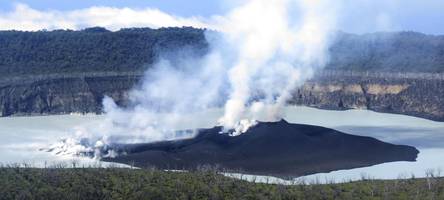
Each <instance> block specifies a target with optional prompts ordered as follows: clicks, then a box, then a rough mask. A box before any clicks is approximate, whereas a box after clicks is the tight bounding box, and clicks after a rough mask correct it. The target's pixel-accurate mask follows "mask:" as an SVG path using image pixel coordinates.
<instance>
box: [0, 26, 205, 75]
mask: <svg viewBox="0 0 444 200" xmlns="http://www.w3.org/2000/svg"><path fill="white" fill-rule="evenodd" d="M203 32H204V30H202V29H193V28H186V27H185V28H161V29H150V28H131V29H122V30H120V31H116V32H111V31H108V30H106V29H104V28H100V27H94V28H88V29H85V30H82V31H71V30H55V31H38V32H21V31H2V32H0V74H2V75H6V74H9V75H21V74H46V73H69V72H98V71H99V72H101V71H134V70H142V69H143V68H144V66H149V65H150V64H152V63H153V62H155V60H156V58H157V57H158V56H159V55H160V54H162V53H164V52H167V51H176V50H177V51H178V50H181V49H184V48H185V49H186V50H196V51H195V52H194V53H198V52H202V50H205V49H206V47H207V45H206V41H205V40H204V39H203ZM189 47H191V48H189Z"/></svg>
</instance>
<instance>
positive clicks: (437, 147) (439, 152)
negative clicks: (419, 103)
mask: <svg viewBox="0 0 444 200" xmlns="http://www.w3.org/2000/svg"><path fill="white" fill-rule="evenodd" d="M221 114H222V110H220V109H215V110H209V111H207V112H203V113H200V114H196V115H193V116H192V117H190V119H202V120H199V121H197V122H196V121H193V122H191V121H190V122H185V123H183V124H182V125H179V126H178V127H175V128H177V129H186V128H205V127H212V126H214V125H215V124H216V123H215V122H216V121H217V118H218V116H220V115H221ZM103 119H104V117H103V116H100V115H53V116H34V117H7V118H0V163H2V164H11V163H27V164H31V165H33V166H37V167H44V166H51V165H53V164H58V163H68V165H70V164H69V163H72V161H75V162H76V163H77V166H79V165H80V166H81V165H85V166H90V165H93V166H107V165H109V163H104V162H99V161H97V160H94V159H89V158H79V157H71V156H67V155H64V156H59V155H54V154H53V153H48V152H45V151H40V150H39V149H40V148H45V147H48V146H49V145H51V144H54V143H56V142H57V141H58V140H60V139H61V138H64V137H68V136H70V135H71V134H72V133H73V130H74V129H75V128H76V127H87V126H94V125H95V124H97V123H100V121H102V120H103ZM285 119H286V120H287V121H288V122H291V123H302V124H310V125H318V126H324V127H328V128H333V129H336V130H339V131H342V132H345V133H350V134H355V135H363V136H370V137H374V138H377V139H379V140H382V141H385V142H390V143H394V144H405V145H411V146H414V147H416V148H417V149H418V150H419V151H420V153H419V155H418V158H417V161H416V162H391V163H384V164H380V165H375V166H371V167H364V168H356V169H350V170H339V171H333V172H330V173H321V174H314V175H310V176H305V177H301V178H298V179H297V181H296V182H300V181H306V182H315V181H316V182H329V181H335V182H342V181H349V180H359V179H361V178H362V177H363V176H364V177H366V178H375V179H395V178H400V177H401V178H408V177H411V176H412V175H414V176H415V177H424V176H426V171H427V170H434V171H435V173H439V172H440V171H441V170H444V123H443V122H434V121H431V120H426V119H421V118H417V117H411V116H405V115H396V114H386V113H376V112H373V111H368V110H347V111H329V110H320V109H315V108H308V107H297V106H291V107H287V108H286V110H285ZM113 166H114V164H113ZM118 166H124V165H118ZM441 175H444V171H443V172H442V174H441ZM228 176H233V177H238V178H240V176H241V175H239V174H228ZM242 178H243V179H247V180H251V181H253V180H254V181H257V182H273V183H276V182H278V183H282V184H290V183H293V181H284V180H281V179H276V178H272V177H263V176H257V177H255V176H248V175H247V176H245V175H242Z"/></svg>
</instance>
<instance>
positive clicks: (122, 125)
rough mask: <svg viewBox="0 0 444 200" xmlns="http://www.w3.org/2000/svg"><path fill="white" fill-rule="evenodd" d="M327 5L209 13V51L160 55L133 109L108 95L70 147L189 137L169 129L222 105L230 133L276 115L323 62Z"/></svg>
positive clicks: (274, 4)
mask: <svg viewBox="0 0 444 200" xmlns="http://www.w3.org/2000/svg"><path fill="white" fill-rule="evenodd" d="M330 2H331V1H327V0H275V1H268V0H248V1H245V2H243V3H242V4H241V5H240V6H238V7H236V8H234V9H233V10H231V11H230V12H229V13H228V14H227V15H225V16H219V17H214V20H213V21H214V22H213V24H214V26H213V27H216V29H217V31H208V32H207V33H206V38H207V41H208V42H209V44H210V50H209V52H208V54H207V55H205V56H203V57H202V56H198V57H196V56H193V55H187V54H186V53H185V52H186V51H180V53H177V54H174V59H171V57H168V56H166V57H162V58H161V59H160V60H159V61H158V63H157V64H156V65H155V66H154V67H152V68H150V69H149V70H148V71H147V72H146V76H145V78H144V82H143V83H142V85H140V86H139V87H137V88H135V89H134V90H133V91H131V93H130V95H129V96H130V102H131V103H130V105H131V106H129V107H128V108H120V107H118V106H117V105H116V104H115V103H114V101H113V100H112V99H111V98H109V97H106V98H105V99H104V101H103V105H104V110H105V113H106V114H105V118H106V120H105V122H104V123H103V124H101V125H100V126H98V127H94V128H86V129H83V130H79V131H78V134H77V136H76V138H82V139H78V140H77V141H79V142H72V140H70V141H71V142H70V143H71V146H77V147H79V146H80V147H82V148H83V146H90V147H94V148H102V147H103V146H106V145H107V144H111V143H134V142H153V141H160V140H174V139H177V138H182V137H190V136H192V135H193V134H192V133H189V132H188V133H187V134H183V133H178V132H175V131H174V128H173V127H176V126H175V125H176V124H179V123H182V124H183V123H184V122H185V123H188V124H193V123H196V121H197V120H199V119H198V118H190V116H191V114H192V113H198V112H201V111H203V110H206V109H211V108H215V107H224V114H223V116H220V118H219V121H218V123H219V124H220V125H222V126H223V127H224V129H225V130H226V131H230V130H234V131H230V134H232V135H239V134H242V133H243V132H245V131H246V130H247V129H248V128H249V127H250V126H252V125H254V124H255V123H256V121H257V120H261V121H276V120H279V119H281V118H282V117H284V116H283V115H282V109H283V107H284V106H285V104H286V102H287V101H288V100H289V98H290V97H291V94H292V91H293V90H294V89H295V88H297V87H298V86H300V85H301V84H302V83H303V82H304V81H305V80H307V79H308V78H310V77H311V76H312V75H313V73H314V72H315V71H316V70H317V69H319V68H321V67H323V66H324V64H325V62H326V61H327V60H328V54H327V52H328V46H329V41H330V39H331V36H332V35H331V33H333V30H332V29H333V28H334V25H335V19H336V13H335V12H336V9H334V8H335V5H332V3H330ZM170 55H171V54H170ZM172 60H174V61H172ZM85 138H86V139H85ZM80 141H82V142H80ZM58 145H59V146H60V144H58ZM82 148H80V149H82ZM94 148H92V149H94ZM87 150H88V151H91V149H87ZM96 156H97V155H96ZM102 156H103V155H102Z"/></svg>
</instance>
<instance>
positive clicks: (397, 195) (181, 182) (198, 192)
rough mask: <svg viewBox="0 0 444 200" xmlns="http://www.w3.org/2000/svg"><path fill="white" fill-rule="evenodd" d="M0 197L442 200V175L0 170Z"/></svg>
mask: <svg viewBox="0 0 444 200" xmlns="http://www.w3.org/2000/svg"><path fill="white" fill-rule="evenodd" d="M0 199H156V200H159V199H215V200H216V199H264V200H265V199H319V200H321V199H322V200H334V199H345V200H347V199H350V200H352V199H366V200H379V199H381V200H382V199H403V200H404V199H444V179H443V178H436V177H434V176H433V174H430V176H428V178H422V179H418V178H414V177H411V178H406V179H399V180H372V179H366V178H363V179H362V180H360V181H356V182H347V183H330V184H307V183H303V182H299V184H296V185H277V184H265V183H253V182H247V181H244V180H240V179H234V178H228V177H225V176H223V175H220V174H219V173H217V172H216V171H214V170H211V169H205V168H202V169H201V170H196V171H192V172H171V171H161V170H156V169H129V168H128V169H124V168H97V169H94V168H73V169H65V168H46V169H36V168H19V167H3V168H0Z"/></svg>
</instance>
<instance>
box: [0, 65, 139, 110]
mask: <svg viewBox="0 0 444 200" xmlns="http://www.w3.org/2000/svg"><path fill="white" fill-rule="evenodd" d="M139 79H140V76H137V75H127V74H126V75H121V76H120V75H110V76H83V75H82V76H71V77H52V78H48V79H44V80H26V79H25V80H17V81H15V82H14V83H6V84H5V83H3V85H0V114H1V116H10V115H41V114H63V113H73V112H79V113H100V112H102V99H103V97H104V95H107V96H110V97H112V98H113V99H114V100H115V101H116V102H117V103H118V104H119V105H126V104H127V100H128V91H129V90H130V89H131V88H132V87H134V85H136V83H137V81H138V80H139Z"/></svg>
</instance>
